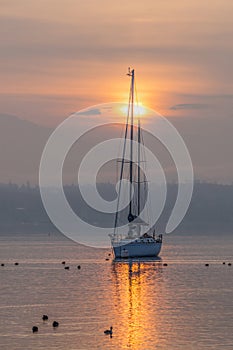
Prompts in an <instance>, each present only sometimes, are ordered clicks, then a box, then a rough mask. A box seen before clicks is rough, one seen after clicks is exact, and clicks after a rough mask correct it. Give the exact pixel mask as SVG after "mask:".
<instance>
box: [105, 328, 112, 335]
mask: <svg viewBox="0 0 233 350" xmlns="http://www.w3.org/2000/svg"><path fill="white" fill-rule="evenodd" d="M104 334H108V335H112V326H111V327H110V329H106V330H105V331H104Z"/></svg>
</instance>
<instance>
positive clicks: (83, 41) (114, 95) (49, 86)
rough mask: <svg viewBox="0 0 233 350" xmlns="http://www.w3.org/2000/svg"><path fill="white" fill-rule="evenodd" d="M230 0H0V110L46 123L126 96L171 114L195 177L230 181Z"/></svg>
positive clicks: (232, 77) (232, 86)
mask: <svg viewBox="0 0 233 350" xmlns="http://www.w3.org/2000/svg"><path fill="white" fill-rule="evenodd" d="M232 16H233V3H232V1H230V0H221V1H216V0H213V1H209V0H208V1H207V0H202V1H200V0H195V1H194V0H189V1H181V0H157V1H154V0H144V1H135V0H134V1H127V2H126V1H122V0H118V1H115V2H112V1H107V0H99V1H91V0H85V1H81V0H66V1H64V0H46V1H45V0H40V1H35V0H20V1H19V0H0V74H1V79H0V114H4V115H6V114H9V115H16V116H18V117H19V118H22V119H25V120H28V121H31V122H34V123H36V124H39V125H41V126H46V127H55V126H56V125H58V124H59V122H61V121H62V120H64V119H65V118H66V117H67V116H69V115H70V114H71V113H73V112H75V111H78V110H80V109H81V108H85V107H89V106H91V105H93V104H98V103H105V102H107V103H108V102H122V101H123V102H124V101H126V100H127V98H128V88H129V81H128V79H127V77H126V76H125V74H126V73H127V69H128V67H129V66H131V67H134V68H135V70H136V82H137V90H138V96H139V99H140V101H141V102H142V103H143V104H145V105H146V106H148V107H150V108H153V109H155V110H156V111H158V112H160V113H162V114H163V115H164V116H165V117H167V118H169V120H170V121H171V122H172V123H174V125H175V126H176V127H177V129H178V130H179V131H180V133H181V134H182V136H183V138H184V140H185V141H186V142H187V145H188V148H189V149H190V153H191V156H192V159H193V161H194V165H195V169H196V174H197V178H202V179H204V180H211V181H212V180H213V181H220V182H232V181H233V165H232V155H231V150H232V147H233V141H232V130H233V110H232V107H233V103H232V101H233V100H232V97H233V68H232V62H233V45H232V37H233V24H232V23H233V22H232Z"/></svg>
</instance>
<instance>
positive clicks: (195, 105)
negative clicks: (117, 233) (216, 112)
mask: <svg viewBox="0 0 233 350" xmlns="http://www.w3.org/2000/svg"><path fill="white" fill-rule="evenodd" d="M207 107H208V105H206V104H203V103H181V104H177V105H174V106H172V107H170V108H169V109H171V110H173V111H177V110H180V109H204V108H207Z"/></svg>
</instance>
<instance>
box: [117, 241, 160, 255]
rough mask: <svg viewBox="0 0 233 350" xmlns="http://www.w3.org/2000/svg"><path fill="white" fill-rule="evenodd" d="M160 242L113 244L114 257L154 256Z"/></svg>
mask: <svg viewBox="0 0 233 350" xmlns="http://www.w3.org/2000/svg"><path fill="white" fill-rule="evenodd" d="M161 247H162V242H135V241H132V242H130V243H127V244H124V245H117V246H114V245H113V247H112V248H113V251H114V255H115V258H134V257H156V256H158V255H159V253H160V250H161Z"/></svg>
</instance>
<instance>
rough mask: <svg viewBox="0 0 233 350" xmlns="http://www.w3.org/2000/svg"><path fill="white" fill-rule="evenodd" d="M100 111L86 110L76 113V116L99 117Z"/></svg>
mask: <svg viewBox="0 0 233 350" xmlns="http://www.w3.org/2000/svg"><path fill="white" fill-rule="evenodd" d="M100 114H101V111H100V109H98V108H95V109H94V108H92V109H88V110H87V111H83V112H82V111H80V112H78V113H77V115H100Z"/></svg>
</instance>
